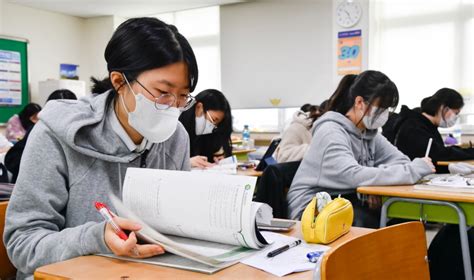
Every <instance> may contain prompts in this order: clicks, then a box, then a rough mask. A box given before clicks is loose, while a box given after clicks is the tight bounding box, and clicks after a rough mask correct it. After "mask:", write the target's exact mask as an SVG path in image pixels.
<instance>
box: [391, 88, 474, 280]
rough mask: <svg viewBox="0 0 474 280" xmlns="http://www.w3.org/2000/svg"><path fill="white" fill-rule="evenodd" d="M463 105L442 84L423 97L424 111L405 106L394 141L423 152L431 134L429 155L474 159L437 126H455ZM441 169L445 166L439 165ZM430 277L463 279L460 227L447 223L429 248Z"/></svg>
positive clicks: (472, 234)
mask: <svg viewBox="0 0 474 280" xmlns="http://www.w3.org/2000/svg"><path fill="white" fill-rule="evenodd" d="M463 106H464V101H463V98H462V96H461V95H460V94H459V93H458V92H457V91H455V90H453V89H449V88H442V89H440V90H438V91H437V92H436V93H435V94H434V95H433V96H431V97H427V98H425V99H423V101H422V102H421V111H418V110H410V109H408V107H406V106H403V107H402V110H401V111H400V115H399V117H400V118H399V120H398V122H397V125H396V126H395V131H396V134H395V139H394V142H395V145H396V146H397V147H398V149H400V150H401V151H402V152H403V153H405V154H406V155H407V156H409V157H410V158H415V157H418V156H420V155H423V154H424V153H425V151H426V146H427V144H428V140H429V138H433V144H432V146H431V151H430V155H429V156H430V157H431V158H432V159H433V162H436V161H442V160H463V159H474V149H472V148H469V149H461V148H460V147H457V146H450V147H445V146H444V143H443V139H442V138H441V135H440V133H439V132H438V127H450V126H453V125H454V124H455V123H456V121H457V118H458V115H459V113H460V112H461V109H462V107H463ZM436 171H437V172H438V173H447V172H448V170H447V168H446V167H441V166H436ZM468 238H469V244H470V248H469V249H470V252H471V256H472V255H474V246H473V244H474V229H470V230H469V231H468ZM428 258H429V260H430V274H431V279H432V280H433V279H434V280H436V279H464V271H463V264H462V253H461V245H460V241H459V227H458V226H457V225H446V226H444V227H443V228H442V229H441V230H440V231H439V232H438V234H437V235H436V236H435V238H434V239H433V241H432V242H431V244H430V248H429V250H428Z"/></svg>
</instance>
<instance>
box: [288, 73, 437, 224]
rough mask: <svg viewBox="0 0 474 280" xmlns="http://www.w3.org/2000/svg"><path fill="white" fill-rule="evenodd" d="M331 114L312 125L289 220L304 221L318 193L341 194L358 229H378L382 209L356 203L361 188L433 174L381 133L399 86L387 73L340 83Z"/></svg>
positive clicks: (428, 162) (290, 202) (424, 162)
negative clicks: (352, 212)
mask: <svg viewBox="0 0 474 280" xmlns="http://www.w3.org/2000/svg"><path fill="white" fill-rule="evenodd" d="M342 82H343V83H345V84H342V85H339V87H338V90H337V91H336V92H335V93H334V94H333V95H332V96H331V98H330V101H329V103H330V105H329V111H327V112H326V113H324V115H323V116H322V117H321V118H319V119H318V120H317V121H316V122H315V123H314V133H313V135H314V137H313V141H312V142H311V145H310V148H309V150H308V152H307V154H306V156H305V157H304V158H303V161H302V162H301V165H300V167H299V168H298V171H297V173H296V175H295V178H294V179H293V183H292V184H291V187H290V190H289V192H288V196H287V201H288V211H289V217H290V218H291V219H300V217H301V214H302V212H303V210H304V209H305V207H306V205H307V204H308V203H309V202H310V201H311V199H312V198H313V197H314V195H315V194H316V193H317V192H319V191H327V192H329V193H330V194H331V195H332V196H336V195H338V194H342V195H343V196H344V197H346V198H347V199H349V200H350V201H351V202H352V204H353V206H354V212H355V214H354V215H355V216H354V225H355V226H362V227H378V224H379V220H378V216H379V215H380V211H379V210H369V209H368V208H366V207H364V205H362V204H361V202H360V201H359V200H358V199H357V195H356V188H357V187H358V186H362V185H365V186H367V185H399V184H413V183H415V182H416V181H417V180H419V179H420V178H421V177H423V176H425V175H428V174H430V173H432V172H434V166H433V164H432V163H431V160H430V159H429V158H417V159H415V160H413V161H410V159H409V158H408V157H407V156H405V155H404V154H402V153H401V152H400V151H398V150H397V148H395V147H394V146H393V145H392V144H390V143H389V142H388V141H387V139H385V137H383V136H382V135H380V134H379V133H378V132H377V129H378V128H380V127H381V126H382V125H383V124H384V123H385V122H386V121H387V117H388V109H389V108H394V107H396V106H397V103H398V90H397V87H396V86H395V84H394V83H393V82H392V81H391V80H390V79H389V78H388V77H387V76H385V75H384V74H383V73H381V72H378V71H364V72H362V73H361V74H359V75H358V76H357V77H356V78H355V79H354V81H353V82H352V83H350V82H348V80H347V79H344V80H342Z"/></svg>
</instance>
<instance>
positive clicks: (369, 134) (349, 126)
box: [313, 111, 377, 140]
mask: <svg viewBox="0 0 474 280" xmlns="http://www.w3.org/2000/svg"><path fill="white" fill-rule="evenodd" d="M326 122H333V123H337V124H338V125H340V126H342V127H343V128H344V130H345V131H347V133H349V134H350V135H352V136H354V137H356V138H359V139H364V140H372V139H373V138H374V137H375V135H377V129H366V130H365V131H362V130H360V129H359V128H357V127H356V126H355V124H354V123H353V122H352V121H351V120H349V119H348V118H347V117H346V116H344V115H343V114H341V113H338V112H334V111H329V112H326V113H324V115H322V116H321V117H320V118H319V119H318V120H317V121H316V122H315V123H314V128H313V131H316V130H317V129H318V127H319V126H321V125H322V124H323V123H326Z"/></svg>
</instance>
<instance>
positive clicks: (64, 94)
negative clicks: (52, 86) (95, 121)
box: [46, 89, 77, 102]
mask: <svg viewBox="0 0 474 280" xmlns="http://www.w3.org/2000/svg"><path fill="white" fill-rule="evenodd" d="M56 99H72V100H77V96H76V95H75V94H74V92H72V91H70V90H68V89H57V90H55V91H53V92H52V93H51V94H50V95H49V97H48V99H47V100H46V102H48V101H50V100H56Z"/></svg>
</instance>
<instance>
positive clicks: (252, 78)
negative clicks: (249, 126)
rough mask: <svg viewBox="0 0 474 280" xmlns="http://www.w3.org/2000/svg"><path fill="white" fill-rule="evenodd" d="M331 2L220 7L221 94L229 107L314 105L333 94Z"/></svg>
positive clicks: (284, 0) (290, 0)
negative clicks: (276, 100) (275, 102)
mask: <svg viewBox="0 0 474 280" xmlns="http://www.w3.org/2000/svg"><path fill="white" fill-rule="evenodd" d="M332 9H333V7H332V2H331V0H318V1H305V0H272V1H255V2H250V3H242V4H235V5H227V6H222V7H221V71H222V90H223V92H224V94H226V96H227V97H228V98H229V101H230V103H231V104H232V108H256V107H271V106H272V105H271V103H270V101H269V98H270V97H272V98H273V97H276V98H281V103H280V105H279V106H280V107H292V106H294V107H296V106H298V107H299V106H301V105H302V104H303V103H307V102H311V103H319V102H321V101H323V100H324V99H326V98H327V97H329V95H330V94H331V93H332V91H333V75H332V71H333V60H332V58H331V55H330V54H332V53H333V51H332V48H333V44H332V40H333V34H332V24H333V21H332Z"/></svg>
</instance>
